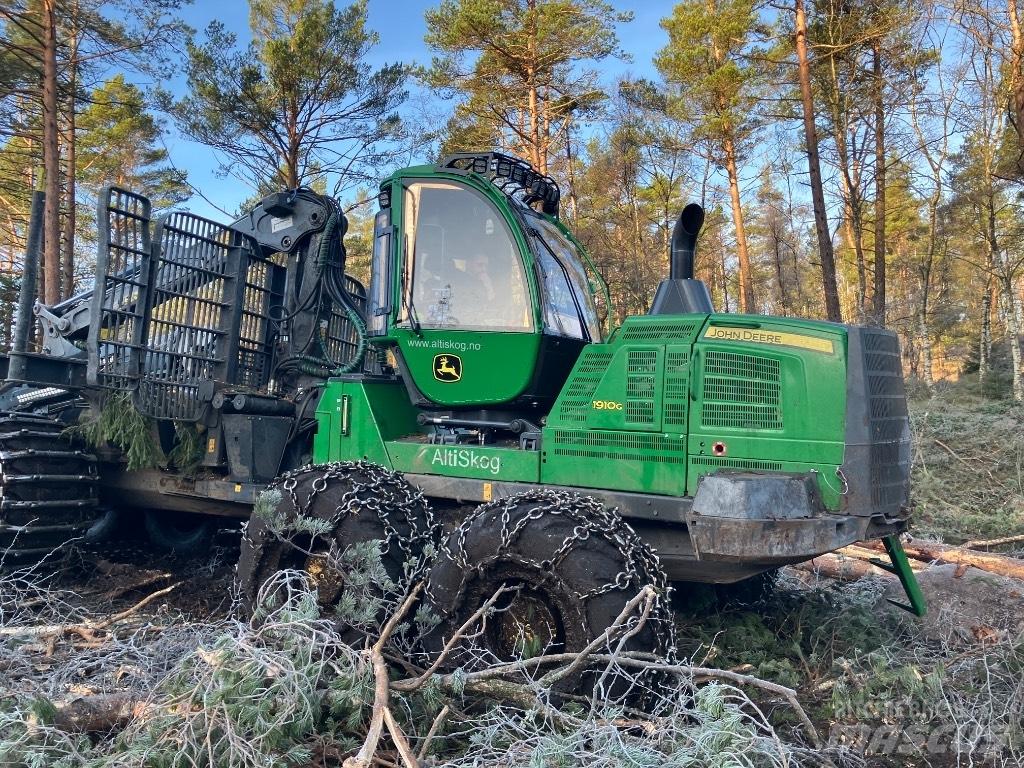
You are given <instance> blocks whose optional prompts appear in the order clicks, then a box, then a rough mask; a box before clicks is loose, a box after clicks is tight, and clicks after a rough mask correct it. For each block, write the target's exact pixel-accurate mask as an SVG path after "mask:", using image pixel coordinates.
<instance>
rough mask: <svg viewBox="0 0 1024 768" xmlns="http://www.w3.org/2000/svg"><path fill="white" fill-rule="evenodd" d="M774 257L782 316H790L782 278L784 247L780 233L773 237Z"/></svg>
mask: <svg viewBox="0 0 1024 768" xmlns="http://www.w3.org/2000/svg"><path fill="white" fill-rule="evenodd" d="M772 246H773V247H772V256H773V261H774V262H775V279H776V281H778V284H779V309H780V310H781V312H780V314H783V315H786V314H789V301H788V298H787V296H786V282H785V280H784V278H783V276H782V247H781V244H780V243H779V237H778V233H776V234H774V235H773V236H772Z"/></svg>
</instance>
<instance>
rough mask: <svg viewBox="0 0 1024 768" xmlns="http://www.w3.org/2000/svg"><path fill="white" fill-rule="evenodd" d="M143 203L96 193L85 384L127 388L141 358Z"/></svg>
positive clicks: (146, 225)
mask: <svg viewBox="0 0 1024 768" xmlns="http://www.w3.org/2000/svg"><path fill="white" fill-rule="evenodd" d="M150 213H151V206H150V202H149V199H148V198H146V197H144V196H143V195H137V194H134V193H132V192H128V191H127V190H124V189H121V188H119V187H106V188H104V189H103V191H102V192H101V193H100V200H99V209H98V213H97V229H98V233H97V234H98V237H99V248H98V251H97V255H96V286H95V288H94V289H93V294H92V305H91V315H90V317H91V320H90V328H89V335H88V339H87V341H86V352H87V354H88V367H87V372H86V376H87V380H88V382H89V383H90V384H93V385H97V386H102V387H106V388H108V389H120V390H124V389H131V388H133V387H134V386H135V382H136V380H137V379H138V375H139V367H140V364H141V358H142V354H143V353H142V342H143V313H144V311H145V294H146V285H147V278H148V274H149V269H150V259H151V256H150V254H151V247H150V246H151V226H150Z"/></svg>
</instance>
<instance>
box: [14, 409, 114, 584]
mask: <svg viewBox="0 0 1024 768" xmlns="http://www.w3.org/2000/svg"><path fill="white" fill-rule="evenodd" d="M63 432H64V426H63V425H62V424H60V423H59V422H55V421H53V420H52V419H49V418H46V417H44V416H35V415H31V414H8V415H5V416H3V417H0V566H2V567H6V568H9V567H11V566H17V565H24V564H27V563H32V562H35V561H38V560H39V559H41V558H43V557H46V556H47V555H49V554H51V553H56V552H57V551H59V550H60V549H61V548H62V547H63V546H64V545H66V544H67V543H68V542H69V541H71V540H72V539H76V538H79V537H81V536H83V535H84V534H85V533H86V531H87V530H88V529H89V527H90V526H91V525H92V524H93V523H94V522H95V521H96V519H97V517H98V516H99V509H98V507H99V501H98V497H97V481H98V474H97V464H96V457H95V456H93V455H92V454H90V453H88V452H86V451H83V450H81V449H80V448H78V447H76V446H75V445H73V444H72V443H71V442H70V441H69V440H68V439H67V437H66V436H65V435H64V434H63Z"/></svg>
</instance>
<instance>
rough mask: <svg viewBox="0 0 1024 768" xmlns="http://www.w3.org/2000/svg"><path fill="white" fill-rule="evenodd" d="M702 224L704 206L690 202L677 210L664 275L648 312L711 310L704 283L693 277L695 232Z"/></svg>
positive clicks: (708, 311) (671, 313)
mask: <svg viewBox="0 0 1024 768" xmlns="http://www.w3.org/2000/svg"><path fill="white" fill-rule="evenodd" d="M703 224H704V209H703V208H702V207H701V206H700V205H698V204H697V203H690V204H689V205H688V206H686V207H685V208H683V212H682V213H681V214H679V219H678V220H677V221H676V225H675V227H674V228H673V229H672V252H671V254H670V255H669V272H668V279H666V280H662V281H661V283H660V284H659V285H658V292H657V293H656V294H654V303H653V304H652V305H651V311H650V312H649V313H648V314H651V315H682V314H689V313H703V314H708V313H711V312H714V311H715V308H714V306H713V305H712V304H711V294H710V292H709V291H708V287H707V286H706V285H704V283H703V282H702V281H700V280H694V279H693V255H694V252H695V250H696V247H697V235H699V234H700V228H701V226H703Z"/></svg>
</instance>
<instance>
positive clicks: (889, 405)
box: [862, 330, 910, 512]
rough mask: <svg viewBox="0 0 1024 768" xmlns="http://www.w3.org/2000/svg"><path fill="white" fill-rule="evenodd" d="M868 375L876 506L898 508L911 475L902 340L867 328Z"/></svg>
mask: <svg viewBox="0 0 1024 768" xmlns="http://www.w3.org/2000/svg"><path fill="white" fill-rule="evenodd" d="M862 339H863V346H864V375H865V380H866V386H867V392H866V396H867V398H868V409H867V410H868V418H869V422H870V440H871V443H870V448H869V459H868V462H869V474H870V478H871V503H872V506H873V507H875V508H878V509H880V510H882V511H892V512H895V511H898V509H899V506H900V505H901V504H903V503H904V501H905V500H906V499H905V498H904V497H905V493H906V484H907V479H908V478H909V476H910V452H909V450H908V447H907V445H906V439H907V436H908V434H907V401H906V397H905V394H904V391H903V367H902V363H901V360H900V350H899V342H898V340H897V339H896V336H895V334H892V333H889V332H886V331H875V330H865V331H864V332H863V336H862Z"/></svg>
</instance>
